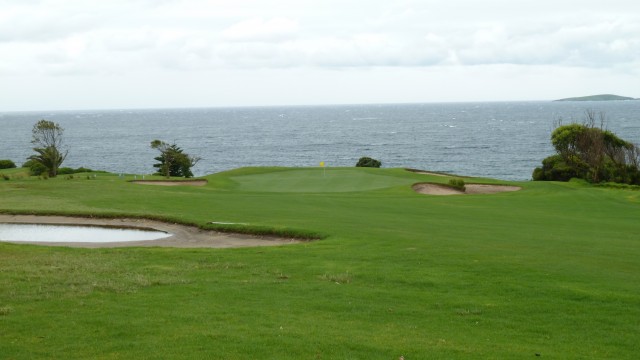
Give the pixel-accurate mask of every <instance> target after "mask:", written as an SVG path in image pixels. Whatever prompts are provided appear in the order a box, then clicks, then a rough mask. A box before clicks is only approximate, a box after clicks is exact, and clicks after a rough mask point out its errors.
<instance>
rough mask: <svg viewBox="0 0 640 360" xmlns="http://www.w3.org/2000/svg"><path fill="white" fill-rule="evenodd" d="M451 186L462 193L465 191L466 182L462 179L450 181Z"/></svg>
mask: <svg viewBox="0 0 640 360" xmlns="http://www.w3.org/2000/svg"><path fill="white" fill-rule="evenodd" d="M449 186H451V187H452V188H455V189H458V190H460V191H465V189H466V188H465V186H464V180H462V179H450V180H449Z"/></svg>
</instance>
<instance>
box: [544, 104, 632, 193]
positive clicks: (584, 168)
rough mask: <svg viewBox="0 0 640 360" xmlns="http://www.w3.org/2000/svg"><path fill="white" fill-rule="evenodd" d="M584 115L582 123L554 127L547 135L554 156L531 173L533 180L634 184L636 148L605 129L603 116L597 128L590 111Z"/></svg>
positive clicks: (592, 113) (545, 160)
mask: <svg viewBox="0 0 640 360" xmlns="http://www.w3.org/2000/svg"><path fill="white" fill-rule="evenodd" d="M585 115H586V116H585V120H584V122H583V123H582V124H576V123H573V124H569V125H561V124H558V125H559V126H558V127H557V128H556V129H555V130H554V131H553V132H552V133H551V143H552V145H553V147H554V148H555V150H556V153H557V154H556V155H553V156H550V157H548V158H546V159H544V160H543V161H542V168H536V169H535V170H534V172H533V180H555V181H567V180H569V179H570V178H572V177H576V178H581V179H585V180H587V181H589V182H593V183H597V182H601V181H614V182H621V183H627V184H636V183H638V178H639V177H640V169H639V168H638V164H639V162H640V161H639V160H640V159H639V157H638V154H639V149H638V147H637V146H636V145H634V144H632V143H630V142H628V141H625V140H623V139H621V138H619V137H618V136H616V135H615V134H614V133H612V132H611V131H609V130H606V129H605V128H604V115H603V114H600V118H599V120H600V124H599V126H597V125H596V115H595V113H594V112H593V111H587V112H586V113H585Z"/></svg>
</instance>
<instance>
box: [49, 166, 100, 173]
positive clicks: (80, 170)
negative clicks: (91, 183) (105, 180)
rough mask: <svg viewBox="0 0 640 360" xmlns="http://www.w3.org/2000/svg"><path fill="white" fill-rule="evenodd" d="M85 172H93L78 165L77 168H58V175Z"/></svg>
mask: <svg viewBox="0 0 640 360" xmlns="http://www.w3.org/2000/svg"><path fill="white" fill-rule="evenodd" d="M87 172H94V171H93V170H91V169H88V168H84V167H79V168H77V169H73V168H70V167H63V168H59V169H58V175H72V174H78V173H87Z"/></svg>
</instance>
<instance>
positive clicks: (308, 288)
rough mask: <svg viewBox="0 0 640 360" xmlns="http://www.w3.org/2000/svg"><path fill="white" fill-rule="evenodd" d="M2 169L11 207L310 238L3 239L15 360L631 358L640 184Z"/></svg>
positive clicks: (371, 174) (0, 341)
mask: <svg viewBox="0 0 640 360" xmlns="http://www.w3.org/2000/svg"><path fill="white" fill-rule="evenodd" d="M0 173H2V174H6V175H7V176H8V177H9V179H8V180H2V181H0V197H1V199H2V201H1V202H0V212H2V213H5V214H39V215H45V214H46V215H76V216H87V217H92V218H102V217H108V218H115V219H118V218H122V217H126V218H129V219H136V218H140V219H142V218H149V219H154V220H163V221H165V222H169V223H181V224H190V225H194V226H200V227H203V228H207V229H209V228H216V229H218V230H224V231H238V232H244V233H250V234H251V233H253V234H261V235H260V236H264V235H266V234H277V235H287V236H288V237H289V238H292V237H305V239H304V240H303V241H302V242H300V243H296V244H287V245H282V246H271V247H245V248H224V249H216V248H166V247H164V248H160V247H127V248H95V249H85V248H69V247H56V246H36V245H27V244H9V243H1V242H0V354H2V355H1V356H0V357H3V358H7V359H50V358H96V359H130V358H142V359H146V358H149V359H152V358H183V359H193V358H196V359H198V358H203V359H204V358H212V359H399V358H400V357H401V356H403V357H404V359H405V360H410V359H521V358H537V357H541V358H551V359H635V358H637V354H638V351H640V345H639V343H638V341H637V334H638V333H640V322H638V320H637V319H640V287H639V286H638V284H640V244H639V242H640V239H639V237H638V234H640V223H639V222H638V219H640V192H638V191H637V190H632V189H612V188H605V187H597V186H592V185H589V184H586V183H583V182H579V181H571V182H567V183H558V182H517V183H509V182H504V181H498V180H491V179H473V178H465V179H464V180H465V182H467V183H486V184H504V185H512V186H518V187H520V188H522V189H521V190H520V191H514V192H505V193H496V194H473V195H467V196H432V195H423V194H418V193H416V192H415V191H413V190H412V186H413V185H414V184H416V183H427V182H434V183H440V184H446V183H447V181H448V180H449V179H450V178H449V177H444V176H435V175H425V174H417V173H413V172H409V171H405V170H403V169H360V168H327V169H326V176H325V175H324V174H323V169H321V168H241V169H236V170H231V171H227V172H223V173H218V174H212V175H209V176H206V180H207V183H206V185H204V186H168V187H165V186H143V185H139V184H135V183H131V182H129V180H133V179H134V176H133V175H125V176H124V177H120V176H118V175H116V174H104V173H99V174H78V175H75V176H74V177H72V178H71V177H67V178H65V177H62V176H59V177H58V178H55V179H48V180H42V179H39V178H36V177H28V176H24V174H21V173H20V170H8V171H5V170H3V171H0ZM94 175H96V176H94ZM151 180H161V178H160V177H157V178H156V177H153V178H152V179H151ZM114 221H118V220H114ZM215 221H217V222H233V223H239V224H236V225H215V224H209V223H210V222H215ZM311 235H313V236H311ZM309 237H313V238H314V240H309ZM537 355H538V356H537Z"/></svg>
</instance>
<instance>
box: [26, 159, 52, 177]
mask: <svg viewBox="0 0 640 360" xmlns="http://www.w3.org/2000/svg"><path fill="white" fill-rule="evenodd" d="M22 167H23V168H28V169H29V173H30V174H31V175H32V176H40V175H42V173H45V172H48V170H47V167H46V166H44V165H42V164H41V163H39V162H37V161H35V160H27V162H25V163H24V164H22Z"/></svg>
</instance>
